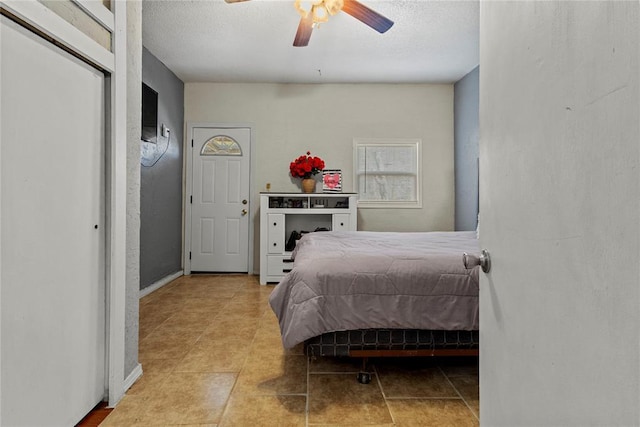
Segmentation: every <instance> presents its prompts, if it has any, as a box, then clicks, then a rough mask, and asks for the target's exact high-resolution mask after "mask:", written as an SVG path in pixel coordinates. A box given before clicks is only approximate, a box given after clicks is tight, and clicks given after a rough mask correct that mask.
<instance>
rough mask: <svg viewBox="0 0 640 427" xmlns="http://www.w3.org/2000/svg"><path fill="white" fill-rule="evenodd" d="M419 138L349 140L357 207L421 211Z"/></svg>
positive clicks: (420, 142)
mask: <svg viewBox="0 0 640 427" xmlns="http://www.w3.org/2000/svg"><path fill="white" fill-rule="evenodd" d="M421 144H422V141H421V140H420V139H371V138H355V139H354V140H353V159H354V167H353V170H354V174H355V176H354V180H353V182H354V183H355V187H356V189H357V191H358V207H360V208H421V207H422V201H421V198H420V183H421V172H420V163H421V160H420V159H421V157H420V146H421Z"/></svg>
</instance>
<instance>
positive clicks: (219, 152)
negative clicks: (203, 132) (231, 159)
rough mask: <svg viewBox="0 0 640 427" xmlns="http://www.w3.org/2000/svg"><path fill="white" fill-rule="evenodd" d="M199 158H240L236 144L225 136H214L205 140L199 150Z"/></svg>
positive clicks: (239, 151)
mask: <svg viewBox="0 0 640 427" xmlns="http://www.w3.org/2000/svg"><path fill="white" fill-rule="evenodd" d="M200 155H201V156H242V148H241V147H240V145H239V144H238V142H237V141H236V140H235V139H233V138H231V137H230V136H226V135H216V136H214V137H213V138H210V139H209V140H207V142H205V143H204V145H202V149H201V150H200Z"/></svg>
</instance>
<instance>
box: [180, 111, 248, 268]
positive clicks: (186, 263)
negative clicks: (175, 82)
mask: <svg viewBox="0 0 640 427" xmlns="http://www.w3.org/2000/svg"><path fill="white" fill-rule="evenodd" d="M194 128H222V129H224V128H228V129H231V128H249V130H250V133H251V144H250V149H249V155H250V156H251V162H250V166H249V167H250V169H251V171H255V170H256V169H255V164H256V163H255V162H256V156H255V155H254V151H255V149H254V146H255V136H254V135H255V134H254V129H255V127H254V125H253V124H248V123H200V122H187V131H186V132H187V137H186V138H185V140H184V150H183V152H184V153H188V154H189V155H186V154H185V155H184V156H183V157H184V161H185V165H184V176H183V179H184V183H185V192H184V240H183V242H184V244H183V247H182V256H183V269H184V274H185V275H189V274H191V260H190V259H189V249H190V248H191V202H190V196H191V192H192V187H193V182H192V179H191V177H192V174H191V173H192V170H193V164H192V163H193V161H192V156H191V148H192V144H193V129H194ZM258 205H259V203H258V202H256V201H255V200H254V197H253V174H251V176H250V179H249V215H250V217H249V266H248V270H249V271H248V273H249V274H253V250H254V244H253V232H254V223H255V221H254V218H255V217H256V215H257V208H258Z"/></svg>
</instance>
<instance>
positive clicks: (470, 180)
mask: <svg viewBox="0 0 640 427" xmlns="http://www.w3.org/2000/svg"><path fill="white" fill-rule="evenodd" d="M479 83H480V67H479V66H478V67H476V68H474V69H473V70H472V71H471V72H469V74H467V75H466V76H464V77H463V78H462V79H460V80H459V81H458V82H457V83H456V84H455V85H454V116H455V119H454V152H455V154H454V155H455V197H456V200H455V228H456V231H470V230H475V229H476V224H477V218H478V141H479V139H480V136H479V135H480V133H479V119H478V117H479V104H480V84H479Z"/></svg>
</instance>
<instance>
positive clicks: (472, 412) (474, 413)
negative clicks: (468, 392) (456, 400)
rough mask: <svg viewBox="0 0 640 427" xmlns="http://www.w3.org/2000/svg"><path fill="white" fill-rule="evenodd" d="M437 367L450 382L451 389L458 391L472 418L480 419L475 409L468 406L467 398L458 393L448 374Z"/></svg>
mask: <svg viewBox="0 0 640 427" xmlns="http://www.w3.org/2000/svg"><path fill="white" fill-rule="evenodd" d="M438 369H439V370H440V372H441V373H442V375H444V377H445V378H446V379H447V381H448V382H449V384H451V387H453V389H454V390H455V391H456V393H458V396H460V399H462V401H463V402H464V404H465V406H466V407H467V408H468V409H469V411H471V414H473V416H474V418H475V419H476V420H478V422H480V419H479V418H478V416H477V415H476V411H474V410H473V409H472V408H471V406H469V403H468V402H467V399H465V398H464V396H462V393H460V391H459V390H458V387H456V386H455V385H454V384H453V382H452V381H451V379H449V376H448V375H447V374H445V372H444V371H443V370H442V367H441V366H439V365H438Z"/></svg>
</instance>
